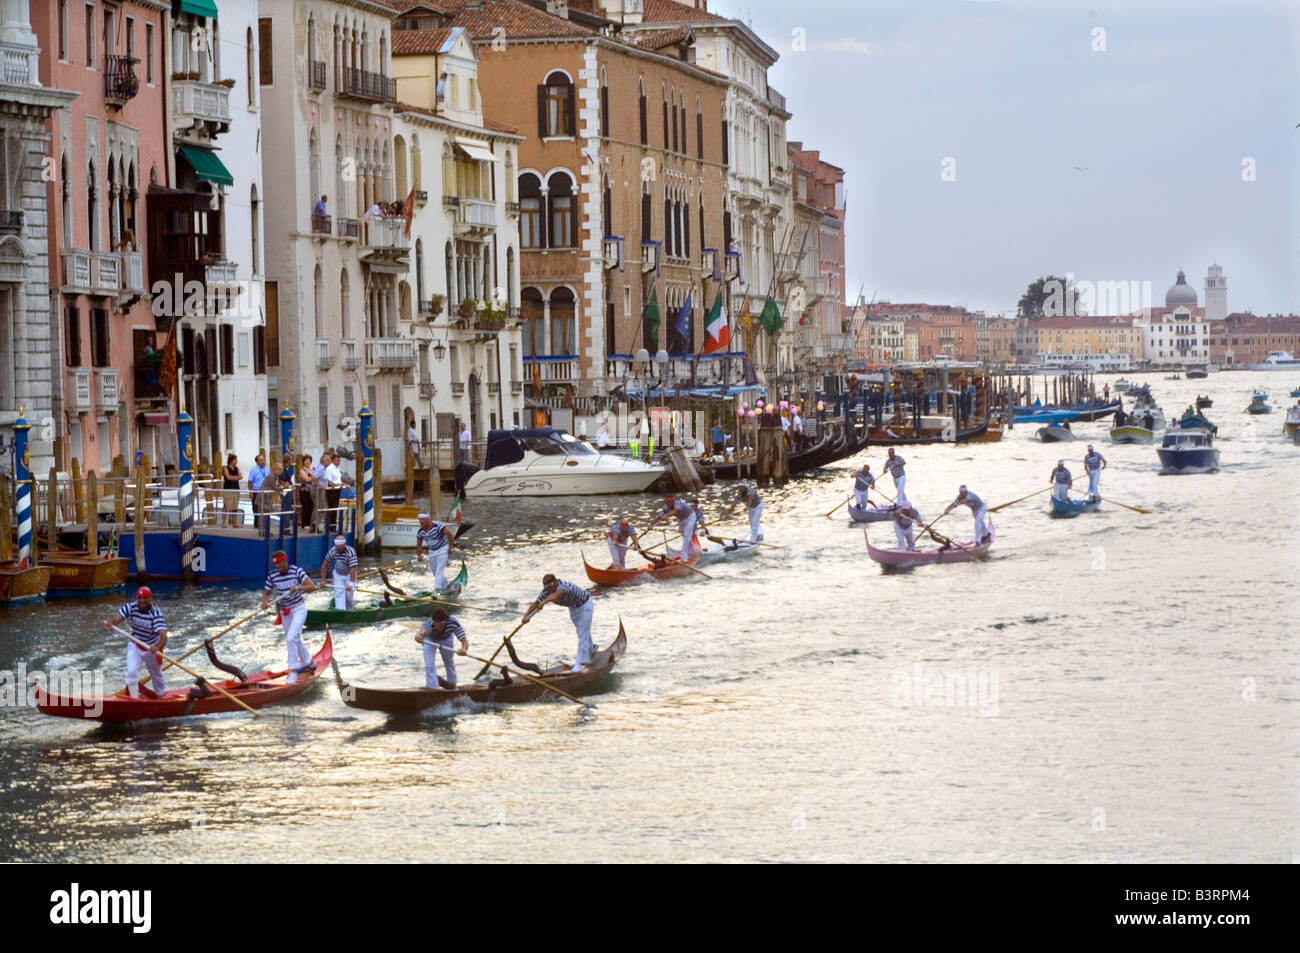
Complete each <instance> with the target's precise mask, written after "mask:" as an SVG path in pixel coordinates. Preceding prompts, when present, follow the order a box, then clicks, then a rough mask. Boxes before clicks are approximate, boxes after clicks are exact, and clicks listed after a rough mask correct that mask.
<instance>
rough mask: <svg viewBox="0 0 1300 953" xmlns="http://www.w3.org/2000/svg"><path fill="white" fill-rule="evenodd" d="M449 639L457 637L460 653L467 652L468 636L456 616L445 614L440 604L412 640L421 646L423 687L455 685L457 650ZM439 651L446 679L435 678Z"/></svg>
mask: <svg viewBox="0 0 1300 953" xmlns="http://www.w3.org/2000/svg"><path fill="white" fill-rule="evenodd" d="M452 639H460V650H461V652H462V653H464V652H468V651H469V636H468V635H466V634H465V628H464V626H462V625H461V624H460V621H459V620H458V619H455V618H453V617H452V616H449V615H448V614H447V610H446V609H444V608H443V607H442V606H435V607H434V609H433V615H432V616H431V617H430V618H428V619H426V620H425V623H424V625H422V626H420V632H419V634H418V635H416V637H415V641H416V642H418V643H420V645H422V646H423V647H424V687H425V688H455V687H456V649H455V646H453V645H452ZM439 652H441V653H442V667H443V669H444V670H445V671H446V672H447V678H446V679H445V680H444V679H441V678H439V677H438V653H439Z"/></svg>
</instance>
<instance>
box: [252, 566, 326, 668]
mask: <svg viewBox="0 0 1300 953" xmlns="http://www.w3.org/2000/svg"><path fill="white" fill-rule="evenodd" d="M271 562H272V564H273V568H272V569H271V571H270V572H269V573H267V575H266V586H265V587H264V588H263V589H262V608H263V609H265V608H266V603H267V600H268V598H269V597H270V595H271V592H272V590H274V591H275V593H276V598H277V599H278V600H279V602H280V620H281V622H282V623H283V624H284V644H285V648H286V649H287V650H288V654H289V665H288V667H289V678H288V683H289V684H290V685H292V684H293V683H294V682H296V681H298V676H299V675H304V674H306V673H308V672H315V671H316V663H315V662H313V661H312V657H311V653H310V652H308V651H307V646H305V645H303V642H302V627H303V626H304V625H305V624H306V622H307V602H306V600H305V599H303V597H302V594H303V593H304V592H315V591H316V584H315V583H314V582H312V581H311V577H310V576H308V575H307V573H306V572H304V571H303V570H302V568H301V567H299V566H291V565H290V564H289V556H288V554H287V553H286V552H285V551H284V550H283V549H277V550H276V551H275V552H273V553H272V554H271Z"/></svg>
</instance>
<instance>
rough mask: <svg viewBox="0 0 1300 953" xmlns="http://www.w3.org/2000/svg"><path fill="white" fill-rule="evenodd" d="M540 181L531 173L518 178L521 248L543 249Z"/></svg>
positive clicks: (544, 242)
mask: <svg viewBox="0 0 1300 953" xmlns="http://www.w3.org/2000/svg"><path fill="white" fill-rule="evenodd" d="M543 224H544V216H543V215H542V181H541V179H539V178H538V177H537V176H536V175H534V174H533V173H531V172H525V173H524V174H523V175H521V176H520V177H519V245H520V247H521V248H524V249H528V248H545V247H546V236H545V234H544V233H543Z"/></svg>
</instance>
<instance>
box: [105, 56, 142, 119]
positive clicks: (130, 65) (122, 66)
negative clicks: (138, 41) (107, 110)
mask: <svg viewBox="0 0 1300 953" xmlns="http://www.w3.org/2000/svg"><path fill="white" fill-rule="evenodd" d="M139 62H140V61H139V60H138V59H136V58H135V57H134V56H113V55H111V54H110V55H108V56H106V57H104V101H105V102H106V103H107V104H108V105H109V106H112V107H113V108H115V109H121V108H122V107H123V106H125V105H126V104H127V102H129V101H130V100H132V99H134V98H135V94H136V93H138V92H140V80H139V79H137V78H136V75H135V65H136V64H137V63H139Z"/></svg>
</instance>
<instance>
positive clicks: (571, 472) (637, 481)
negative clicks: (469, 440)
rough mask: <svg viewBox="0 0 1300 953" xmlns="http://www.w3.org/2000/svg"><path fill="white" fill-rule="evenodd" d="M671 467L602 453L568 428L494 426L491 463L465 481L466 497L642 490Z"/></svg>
mask: <svg viewBox="0 0 1300 953" xmlns="http://www.w3.org/2000/svg"><path fill="white" fill-rule="evenodd" d="M666 469H667V468H666V467H661V466H656V465H653V464H649V463H643V462H641V461H640V460H633V459H628V458H627V457H620V456H615V455H614V454H610V453H601V452H600V451H599V450H597V449H596V448H595V447H593V446H592V445H591V444H589V443H587V442H586V441H585V440H579V439H578V438H577V437H575V436H573V434H571V433H569V432H567V431H565V430H556V429H554V428H552V427H539V428H537V429H533V430H493V431H491V432H489V433H488V440H487V466H486V467H484V468H483V469H481V470H475V471H474V473H473V474H472V475H471V476H470V477H469V479H468V480H466V481H465V495H466V496H475V495H477V496H497V497H512V496H589V495H596V494H607V493H640V492H642V491H644V490H647V489H649V487H650V485H651V484H652V483H654V482H655V480H657V479H659V478H660V477H661V476H663V475H664V473H665V472H666Z"/></svg>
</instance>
